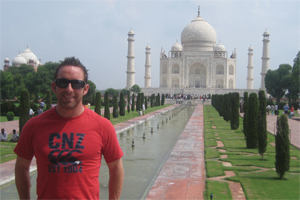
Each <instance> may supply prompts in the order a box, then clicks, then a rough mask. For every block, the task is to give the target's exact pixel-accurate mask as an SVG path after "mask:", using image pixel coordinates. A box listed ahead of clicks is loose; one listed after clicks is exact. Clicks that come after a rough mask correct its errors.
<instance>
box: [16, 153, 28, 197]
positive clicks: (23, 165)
mask: <svg viewBox="0 0 300 200" xmlns="http://www.w3.org/2000/svg"><path fill="white" fill-rule="evenodd" d="M30 163H31V160H26V159H25V158H22V157H20V156H17V161H16V165H15V180H16V186H17V190H18V193H19V198H20V199H30V175H29V167H30Z"/></svg>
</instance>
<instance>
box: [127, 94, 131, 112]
mask: <svg viewBox="0 0 300 200" xmlns="http://www.w3.org/2000/svg"><path fill="white" fill-rule="evenodd" d="M127 112H128V113H130V94H128V95H127Z"/></svg>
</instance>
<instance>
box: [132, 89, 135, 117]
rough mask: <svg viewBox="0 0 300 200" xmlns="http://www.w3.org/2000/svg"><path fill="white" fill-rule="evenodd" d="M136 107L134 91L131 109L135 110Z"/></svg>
mask: <svg viewBox="0 0 300 200" xmlns="http://www.w3.org/2000/svg"><path fill="white" fill-rule="evenodd" d="M134 107H135V96H134V93H132V105H131V111H132V112H133V111H134Z"/></svg>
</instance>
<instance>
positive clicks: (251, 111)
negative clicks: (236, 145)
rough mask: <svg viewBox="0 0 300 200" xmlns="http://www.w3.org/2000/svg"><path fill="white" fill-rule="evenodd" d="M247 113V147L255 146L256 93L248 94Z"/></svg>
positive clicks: (256, 126)
mask: <svg viewBox="0 0 300 200" xmlns="http://www.w3.org/2000/svg"><path fill="white" fill-rule="evenodd" d="M247 113H248V114H247V138H246V144H247V148H249V149H252V148H257V128H258V99H257V94H256V93H251V94H250V96H249V101H248V108H247Z"/></svg>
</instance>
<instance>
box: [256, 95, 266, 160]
mask: <svg viewBox="0 0 300 200" xmlns="http://www.w3.org/2000/svg"><path fill="white" fill-rule="evenodd" d="M258 97H259V109H258V112H259V113H258V130H257V134H258V152H259V154H260V155H261V160H263V157H264V153H265V152H266V150H267V115H266V106H267V101H266V100H267V99H266V95H265V91H264V90H260V91H259V93H258Z"/></svg>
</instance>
